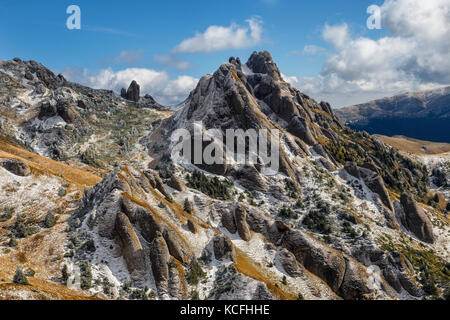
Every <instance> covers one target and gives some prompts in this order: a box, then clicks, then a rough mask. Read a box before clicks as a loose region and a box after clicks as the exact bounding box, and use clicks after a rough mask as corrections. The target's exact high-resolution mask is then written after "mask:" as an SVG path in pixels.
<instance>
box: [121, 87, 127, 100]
mask: <svg viewBox="0 0 450 320" xmlns="http://www.w3.org/2000/svg"><path fill="white" fill-rule="evenodd" d="M120 96H121V97H122V98H124V99H127V89H125V88H122V90H120Z"/></svg>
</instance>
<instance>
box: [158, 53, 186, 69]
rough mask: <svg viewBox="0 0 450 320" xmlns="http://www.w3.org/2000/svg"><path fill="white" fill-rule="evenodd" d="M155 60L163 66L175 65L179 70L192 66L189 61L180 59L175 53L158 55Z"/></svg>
mask: <svg viewBox="0 0 450 320" xmlns="http://www.w3.org/2000/svg"><path fill="white" fill-rule="evenodd" d="M155 61H156V62H157V63H159V64H162V65H163V66H167V67H173V68H175V69H178V70H187V69H189V68H190V67H191V66H192V65H191V63H190V62H189V61H183V60H180V59H179V58H177V57H176V56H174V55H162V56H158V55H156V56H155Z"/></svg>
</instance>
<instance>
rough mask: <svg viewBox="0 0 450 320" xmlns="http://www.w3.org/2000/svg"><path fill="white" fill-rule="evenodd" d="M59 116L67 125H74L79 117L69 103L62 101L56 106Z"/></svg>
mask: <svg viewBox="0 0 450 320" xmlns="http://www.w3.org/2000/svg"><path fill="white" fill-rule="evenodd" d="M56 110H57V112H58V115H59V116H60V117H61V118H62V119H63V120H64V121H65V122H67V123H73V122H74V121H75V118H76V116H77V113H76V111H75V110H74V108H73V107H71V106H70V105H69V103H68V102H67V101H60V102H58V104H57V105H56Z"/></svg>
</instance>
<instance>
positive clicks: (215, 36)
mask: <svg viewBox="0 0 450 320" xmlns="http://www.w3.org/2000/svg"><path fill="white" fill-rule="evenodd" d="M246 23H247V24H248V26H240V25H237V24H235V23H232V24H231V25H230V26H229V27H223V26H210V27H208V28H207V29H206V31H205V32H203V33H197V34H196V35H195V37H193V38H189V39H186V40H184V41H182V42H181V43H180V44H179V45H177V46H176V47H175V49H174V50H173V52H174V53H195V52H215V51H221V50H229V49H243V48H249V47H252V46H254V45H257V44H259V43H260V42H261V41H262V31H263V28H262V20H261V19H259V18H256V17H253V18H251V19H248V20H246Z"/></svg>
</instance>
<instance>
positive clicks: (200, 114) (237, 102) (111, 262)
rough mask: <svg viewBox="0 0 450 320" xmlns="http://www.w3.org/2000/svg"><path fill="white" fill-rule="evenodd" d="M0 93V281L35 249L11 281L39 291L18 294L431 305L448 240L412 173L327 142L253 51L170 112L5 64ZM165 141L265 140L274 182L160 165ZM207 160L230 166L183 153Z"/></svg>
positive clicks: (168, 147)
mask: <svg viewBox="0 0 450 320" xmlns="http://www.w3.org/2000/svg"><path fill="white" fill-rule="evenodd" d="M0 81H1V83H2V86H1V87H0V125H1V132H0V148H1V149H0V158H2V159H3V158H4V160H2V161H0V178H1V179H0V181H2V182H1V187H2V188H0V197H1V198H0V200H1V201H2V203H4V205H5V208H4V214H3V215H0V245H4V246H7V247H8V250H3V251H1V253H0V263H1V264H0V265H1V266H2V267H0V278H1V279H3V278H4V279H9V278H11V279H12V277H13V276H14V273H15V272H16V269H17V267H18V266H17V258H16V257H19V256H20V252H22V251H20V250H21V249H22V248H31V249H29V250H31V251H32V250H33V249H32V248H37V249H35V250H39V252H34V253H33V254H35V255H36V256H38V257H39V258H33V259H34V260H33V263H34V264H33V265H29V263H28V264H27V263H26V262H24V263H23V266H22V265H21V267H23V268H26V267H31V266H33V268H34V269H36V270H37V272H36V274H35V275H34V277H37V278H39V279H40V281H41V282H39V283H38V282H37V281H34V279H31V281H30V283H31V286H30V288H32V289H33V290H34V291H32V290H31V289H30V290H29V291H27V293H26V294H27V295H31V296H33V295H37V294H38V293H39V294H41V293H42V292H45V293H46V294H47V292H48V291H49V290H50V289H49V288H50V287H51V284H53V283H55V282H56V283H58V284H62V285H64V290H66V289H67V290H72V291H67V292H66V291H64V294H65V296H74V295H76V296H78V295H84V296H85V297H92V296H95V297H99V298H102V299H211V300H214V299H245V300H252V299H253V300H268V299H290V300H293V299H308V300H317V299H323V300H337V299H346V300H363V299H366V300H376V299H389V300H395V299H422V298H440V297H445V296H448V294H449V288H448V283H449V280H450V277H449V274H450V269H449V265H448V257H449V252H448V249H447V248H446V245H447V244H448V235H449V230H450V228H449V223H448V218H447V217H446V216H444V213H443V211H441V210H440V209H439V208H438V206H428V205H427V204H425V203H424V202H427V201H428V199H429V197H428V195H429V191H430V186H431V185H432V183H431V182H430V179H429V177H430V174H431V173H430V172H429V169H428V168H427V166H426V165H425V163H422V162H420V161H419V160H418V159H412V158H410V157H408V156H407V155H404V154H402V153H400V152H399V151H397V150H396V149H394V148H392V147H389V146H387V145H386V144H384V143H383V142H382V141H381V140H379V139H377V138H376V137H374V136H370V135H369V134H368V133H365V132H364V133H359V132H356V131H353V130H352V129H350V128H348V127H347V126H345V125H344V124H343V123H341V121H340V120H339V119H338V117H337V116H336V114H335V112H334V111H333V109H332V108H331V106H330V105H329V104H328V103H326V102H317V101H315V100H314V99H313V98H311V97H309V96H307V95H305V94H303V93H301V92H300V91H299V90H297V89H295V88H293V87H292V86H291V85H290V84H288V83H287V82H285V81H284V80H283V78H282V76H281V72H280V71H279V69H278V67H277V65H276V64H275V62H274V61H273V59H272V56H271V55H270V53H268V52H267V51H264V52H254V53H253V54H252V55H251V56H250V58H249V60H248V61H247V62H246V63H243V62H241V60H240V59H239V58H235V57H231V58H230V59H229V61H228V62H226V63H223V64H222V65H221V66H220V67H219V68H218V69H217V71H215V72H214V73H213V74H209V75H205V76H204V77H202V78H201V79H200V81H199V83H198V85H197V87H196V88H195V89H194V90H193V91H192V92H191V93H190V95H189V97H188V98H187V99H186V100H185V101H184V102H183V103H181V104H180V105H179V109H177V110H176V111H168V109H167V108H165V107H164V106H161V105H159V104H158V103H157V102H156V101H154V100H153V98H151V96H149V95H147V96H144V97H141V96H140V90H139V89H140V88H139V84H138V83H136V82H133V83H132V84H131V85H130V87H129V89H128V90H125V89H124V90H122V92H121V93H120V94H121V96H117V95H116V93H114V92H111V91H106V90H93V89H90V88H86V87H83V86H80V85H77V84H74V83H70V82H68V81H66V80H65V79H64V78H63V77H62V76H55V75H54V74H53V73H52V72H51V71H50V70H48V69H46V68H44V67H43V66H41V65H39V64H37V63H36V62H24V61H22V60H20V59H15V60H13V61H6V62H1V63H0ZM178 129H184V130H187V131H188V132H193V131H194V130H200V131H201V132H202V133H207V132H208V131H209V130H210V129H215V130H218V131H220V132H221V133H222V134H223V136H226V131H227V130H228V129H236V130H238V129H241V130H251V129H254V130H265V131H266V132H268V133H269V134H268V136H269V137H270V139H271V143H275V144H276V147H277V150H279V153H278V154H279V159H278V160H279V171H278V172H271V173H270V174H269V173H268V171H267V170H264V169H266V168H267V167H268V166H269V164H268V163H265V162H264V161H259V160H260V159H258V161H257V162H256V163H252V162H250V161H247V162H245V163H240V162H238V161H224V162H223V163H214V164H207V163H203V164H192V163H186V162H180V161H177V159H176V158H174V157H173V152H174V149H175V148H176V144H175V141H172V140H171V137H172V135H173V134H174V132H176V131H177V130H178ZM275 132H279V133H280V139H276V140H275V139H273V138H274V137H275ZM190 142H192V143H194V142H195V141H190ZM212 144H214V145H215V147H216V148H217V150H219V149H220V150H221V151H222V154H223V158H224V159H231V158H233V155H232V154H230V153H232V151H233V150H231V151H230V150H228V149H227V148H226V146H225V141H219V140H214V139H213V140H211V141H209V142H207V143H203V144H202V145H201V148H202V149H201V151H204V150H206V149H207V148H209V147H210V146H211V145H212ZM248 150H250V148H247V149H246V151H248ZM45 157H47V158H45ZM49 158H51V159H49ZM80 172H82V173H81V174H80ZM3 181H6V182H3ZM438 200H439V201H440V199H438ZM21 202H24V204H23V205H18V203H21ZM441 202H442V201H441ZM29 203H31V204H32V205H31V206H29V205H27V204H29ZM427 203H428V202H427ZM55 217H57V218H55ZM50 222H51V223H50ZM50 235H51V236H50ZM31 244H34V246H32V245H31ZM50 245H52V246H53V247H54V249H52V250H48V246H50ZM27 252H28V251H27ZM55 255H57V256H58V259H56V258H55ZM33 257H34V256H33ZM41 257H44V258H41ZM31 260H32V259H28V260H27V261H31ZM22 261H25V259H22ZM3 266H7V267H3ZM27 274H29V273H27ZM42 281H43V282H42ZM77 281H79V283H77ZM1 282H2V281H1V280H0V284H1ZM42 283H45V284H46V285H45V286H43V285H42ZM66 287H67V288H66ZM2 288H3V286H1V285H0V297H1V296H2V295H6V293H3V291H2ZM27 288H28V287H21V288H20V289H18V290H28V289H27ZM51 288H53V287H51ZM46 290H47V291H46ZM52 290H53V289H52ZM60 290H62V289H60ZM20 292H21V293H20V294H21V296H24V295H23V292H22V291H20ZM7 294H10V292H8V293H7ZM42 294H43V293H42ZM18 296H20V295H19V294H18Z"/></svg>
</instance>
